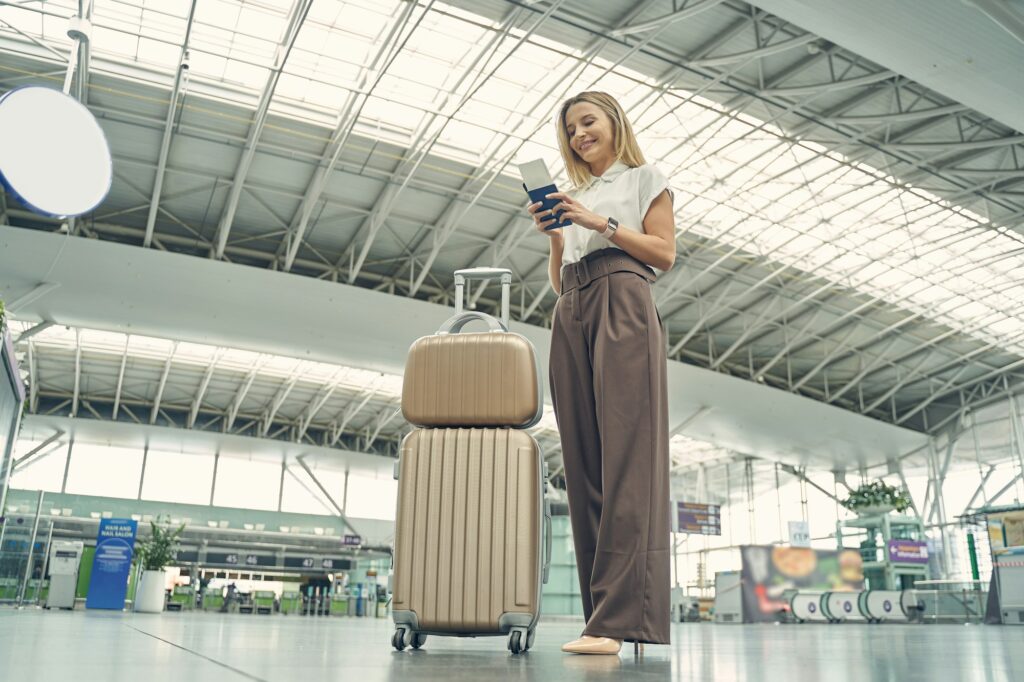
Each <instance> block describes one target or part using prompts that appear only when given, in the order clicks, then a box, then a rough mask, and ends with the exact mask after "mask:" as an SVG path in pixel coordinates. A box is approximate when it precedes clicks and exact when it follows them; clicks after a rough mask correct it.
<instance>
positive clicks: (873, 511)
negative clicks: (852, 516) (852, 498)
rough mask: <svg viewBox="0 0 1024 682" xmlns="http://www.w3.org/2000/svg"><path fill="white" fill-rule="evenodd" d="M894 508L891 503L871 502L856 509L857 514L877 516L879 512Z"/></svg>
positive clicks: (883, 512) (889, 510) (887, 511)
mask: <svg viewBox="0 0 1024 682" xmlns="http://www.w3.org/2000/svg"><path fill="white" fill-rule="evenodd" d="M894 509H896V507H894V506H892V505H891V504H873V505H870V506H867V507H861V508H860V509H858V510H857V516H878V515H880V514H888V513H889V512H891V511H893V510H894Z"/></svg>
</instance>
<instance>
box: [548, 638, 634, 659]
mask: <svg viewBox="0 0 1024 682" xmlns="http://www.w3.org/2000/svg"><path fill="white" fill-rule="evenodd" d="M621 648H622V642H621V641H620V640H617V639H612V638H611V637H590V636H588V635H583V636H582V637H580V638H579V639H576V640H573V641H571V642H568V643H567V644H563V645H562V651H564V652H566V653H568V654H606V655H607V654H618V653H619V649H621Z"/></svg>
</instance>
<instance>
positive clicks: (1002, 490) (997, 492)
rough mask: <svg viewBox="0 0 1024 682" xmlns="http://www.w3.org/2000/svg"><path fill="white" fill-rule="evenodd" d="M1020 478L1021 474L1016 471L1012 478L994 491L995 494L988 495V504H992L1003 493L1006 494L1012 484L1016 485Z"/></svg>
mask: <svg viewBox="0 0 1024 682" xmlns="http://www.w3.org/2000/svg"><path fill="white" fill-rule="evenodd" d="M1020 479H1021V474H1019V473H1018V474H1017V475H1016V476H1014V477H1013V478H1011V479H1010V482H1009V483H1007V484H1006V485H1004V486H1003V487H1002V488H1000V489H999V490H998V491H996V494H995V495H992V496H991V497H989V498H988V503H989V504H990V505H991V504H994V503H995V501H996V500H998V499H999V498H1000V497H1002V496H1003V495H1004V494H1006V493H1007V492H1008V491H1009V490H1010V489H1011V488H1013V486H1015V485H1017V481H1019V480H1020Z"/></svg>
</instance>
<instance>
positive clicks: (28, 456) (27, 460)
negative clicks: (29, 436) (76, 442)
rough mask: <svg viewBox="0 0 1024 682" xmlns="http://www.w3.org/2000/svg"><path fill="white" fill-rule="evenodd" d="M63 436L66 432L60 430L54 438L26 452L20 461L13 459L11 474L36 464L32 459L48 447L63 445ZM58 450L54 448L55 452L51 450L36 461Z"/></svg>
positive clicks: (51, 437)
mask: <svg viewBox="0 0 1024 682" xmlns="http://www.w3.org/2000/svg"><path fill="white" fill-rule="evenodd" d="M63 436H64V432H63V431H60V430H58V431H57V433H55V434H53V435H52V436H50V437H49V438H47V439H46V440H44V441H43V442H42V443H40V444H39V445H37V446H35V447H34V448H32V449H31V450H29V451H28V452H26V453H25V454H24V455H22V456H21V457H20V458H19V459H12V460H11V473H12V474H13V473H14V472H16V471H17V470H18V469H23V468H24V467H27V466H29V465H30V464H34V463H35V462H34V461H32V458H33V457H35V456H36V455H38V454H39V453H40V452H42V451H43V450H45V449H46V448H47V447H49V446H50V445H52V444H53V443H55V442H56V443H57V445H58V446H59V445H62V444H63V442H59V441H60V439H61V438H62V437H63ZM56 450H57V448H54V449H53V450H50V451H49V452H47V453H44V454H43V455H42V456H41V457H38V458H37V459H36V460H35V461H39V460H40V459H43V457H46V456H47V455H51V454H53V453H54V452H55V451H56ZM0 480H3V479H2V477H0Z"/></svg>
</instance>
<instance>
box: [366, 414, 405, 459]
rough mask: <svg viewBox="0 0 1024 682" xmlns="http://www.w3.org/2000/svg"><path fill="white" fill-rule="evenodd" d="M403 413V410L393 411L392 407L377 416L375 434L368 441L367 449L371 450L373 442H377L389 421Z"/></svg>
mask: <svg viewBox="0 0 1024 682" xmlns="http://www.w3.org/2000/svg"><path fill="white" fill-rule="evenodd" d="M401 413H402V408H401V407H399V408H398V409H393V408H391V407H386V408H384V409H383V410H382V411H381V412H380V414H378V415H377V423H376V424H375V426H374V429H373V433H372V434H370V435H369V437H368V438H367V439H366V447H367V448H368V449H369V448H370V447H372V446H373V442H374V441H375V440H377V436H379V435H380V430H381V429H383V428H384V427H385V426H386V425H387V423H388V422H389V421H391V420H392V419H394V418H395V417H397V416H398V415H400V414H401Z"/></svg>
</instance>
